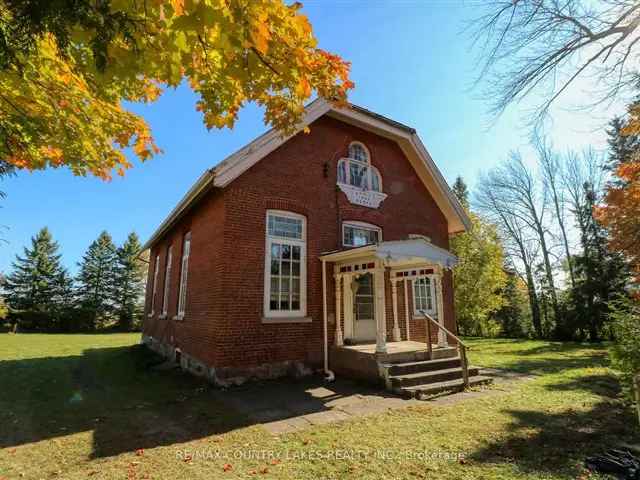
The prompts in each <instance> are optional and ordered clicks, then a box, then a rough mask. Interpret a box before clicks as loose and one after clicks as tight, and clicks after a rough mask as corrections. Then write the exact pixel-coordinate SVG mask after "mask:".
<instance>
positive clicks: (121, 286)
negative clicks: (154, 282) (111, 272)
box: [115, 232, 146, 330]
mask: <svg viewBox="0 0 640 480" xmlns="http://www.w3.org/2000/svg"><path fill="white" fill-rule="evenodd" d="M141 248H142V245H141V244H140V240H139V239H138V235H136V233H135V232H131V233H130V234H129V236H128V237H127V240H126V241H125V242H124V244H123V245H122V246H121V247H120V248H118V251H117V260H116V270H115V312H116V315H117V317H118V324H119V326H120V328H121V329H123V330H131V328H132V327H133V325H134V324H135V322H136V320H138V319H139V318H140V315H141V312H142V309H143V298H144V283H145V279H146V265H145V263H144V262H142V261H141V260H140V259H139V258H138V255H139V254H140V250H141Z"/></svg>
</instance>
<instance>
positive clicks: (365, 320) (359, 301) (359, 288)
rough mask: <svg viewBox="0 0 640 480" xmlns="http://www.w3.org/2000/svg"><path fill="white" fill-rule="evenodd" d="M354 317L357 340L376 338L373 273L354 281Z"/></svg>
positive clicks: (366, 340)
mask: <svg viewBox="0 0 640 480" xmlns="http://www.w3.org/2000/svg"><path fill="white" fill-rule="evenodd" d="M354 292H355V293H354V299H353V310H354V312H353V318H354V323H355V325H354V329H353V333H354V337H355V340H356V341H357V342H368V341H373V340H375V339H376V320H375V309H374V304H375V302H374V291H373V275H372V274H371V273H366V274H364V275H361V276H360V277H358V278H357V279H356V280H355V281H354Z"/></svg>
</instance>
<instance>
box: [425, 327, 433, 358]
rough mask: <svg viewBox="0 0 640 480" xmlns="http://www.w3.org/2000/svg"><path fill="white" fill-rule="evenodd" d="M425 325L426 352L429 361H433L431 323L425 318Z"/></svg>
mask: <svg viewBox="0 0 640 480" xmlns="http://www.w3.org/2000/svg"><path fill="white" fill-rule="evenodd" d="M425 320H426V322H425V323H426V324H427V351H428V352H429V360H433V346H432V345H431V322H430V321H429V319H428V318H425Z"/></svg>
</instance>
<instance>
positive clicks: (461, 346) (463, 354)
mask: <svg viewBox="0 0 640 480" xmlns="http://www.w3.org/2000/svg"><path fill="white" fill-rule="evenodd" d="M418 313H420V314H422V316H423V317H424V318H425V319H426V320H427V350H428V351H429V359H431V358H432V357H433V348H432V346H431V328H430V325H431V324H432V323H433V324H434V325H435V326H436V327H438V328H439V329H440V330H442V331H443V332H444V333H446V334H447V335H449V336H450V337H451V338H453V339H454V340H455V341H456V343H457V344H458V350H459V351H460V365H461V367H462V382H463V384H464V388H468V387H469V364H468V363H467V350H468V349H469V346H468V345H467V344H466V343H464V342H463V341H462V340H460V338H459V337H458V336H457V335H455V334H453V333H452V332H451V331H449V329H447V328H446V327H445V326H444V325H441V324H440V323H439V322H438V321H437V320H436V319H434V318H433V317H432V316H431V315H429V314H428V313H427V312H425V311H424V310H418Z"/></svg>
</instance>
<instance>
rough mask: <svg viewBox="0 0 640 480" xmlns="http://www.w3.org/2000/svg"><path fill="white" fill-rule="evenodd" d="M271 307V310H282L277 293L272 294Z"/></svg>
mask: <svg viewBox="0 0 640 480" xmlns="http://www.w3.org/2000/svg"><path fill="white" fill-rule="evenodd" d="M269 308H270V309H271V310H280V302H278V296H277V295H271V300H270V301H269Z"/></svg>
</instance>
